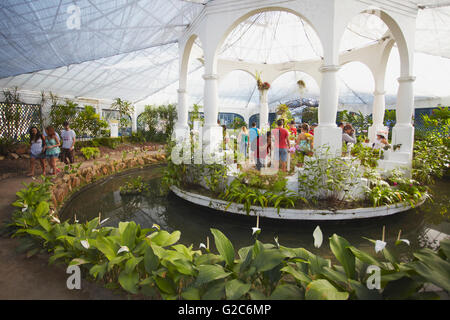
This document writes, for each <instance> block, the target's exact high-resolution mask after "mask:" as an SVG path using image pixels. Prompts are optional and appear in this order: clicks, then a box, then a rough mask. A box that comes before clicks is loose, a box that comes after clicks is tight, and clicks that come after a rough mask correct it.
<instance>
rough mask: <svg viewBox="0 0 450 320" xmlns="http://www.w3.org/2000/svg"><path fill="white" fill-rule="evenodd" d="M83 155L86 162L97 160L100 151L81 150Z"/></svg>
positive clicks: (89, 148)
mask: <svg viewBox="0 0 450 320" xmlns="http://www.w3.org/2000/svg"><path fill="white" fill-rule="evenodd" d="M80 151H81V153H82V154H83V156H84V157H85V158H86V160H90V159H92V158H94V159H95V158H96V157H98V156H99V155H100V150H99V148H97V147H85V148H81V150H80Z"/></svg>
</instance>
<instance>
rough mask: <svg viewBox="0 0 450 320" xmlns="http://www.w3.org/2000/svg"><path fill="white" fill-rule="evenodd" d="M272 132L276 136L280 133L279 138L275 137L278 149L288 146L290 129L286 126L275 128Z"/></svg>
mask: <svg viewBox="0 0 450 320" xmlns="http://www.w3.org/2000/svg"><path fill="white" fill-rule="evenodd" d="M277 131H278V132H277ZM272 134H273V135H274V137H276V136H277V135H278V139H276V138H275V147H278V149H287V148H288V145H287V142H286V139H287V138H288V137H289V131H287V130H286V129H285V128H276V129H273V131H272ZM277 140H278V141H277Z"/></svg>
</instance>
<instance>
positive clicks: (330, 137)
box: [314, 125, 342, 157]
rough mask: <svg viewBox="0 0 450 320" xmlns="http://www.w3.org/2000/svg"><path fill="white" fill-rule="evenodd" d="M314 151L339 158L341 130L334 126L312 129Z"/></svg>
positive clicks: (340, 152)
mask: <svg viewBox="0 0 450 320" xmlns="http://www.w3.org/2000/svg"><path fill="white" fill-rule="evenodd" d="M327 149H328V150H327ZM314 150H315V151H316V152H319V153H321V154H323V155H326V154H327V153H328V154H329V155H330V156H336V157H339V156H341V154H342V129H341V128H338V127H336V126H320V125H319V126H318V127H317V128H316V129H314Z"/></svg>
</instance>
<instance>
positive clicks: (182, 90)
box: [177, 89, 187, 93]
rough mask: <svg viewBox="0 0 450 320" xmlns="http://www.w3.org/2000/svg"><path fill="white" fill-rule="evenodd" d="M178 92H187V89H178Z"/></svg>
mask: <svg viewBox="0 0 450 320" xmlns="http://www.w3.org/2000/svg"><path fill="white" fill-rule="evenodd" d="M177 92H178V93H186V92H187V91H186V89H178V90H177Z"/></svg>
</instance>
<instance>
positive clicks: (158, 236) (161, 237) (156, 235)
mask: <svg viewBox="0 0 450 320" xmlns="http://www.w3.org/2000/svg"><path fill="white" fill-rule="evenodd" d="M180 235H181V232H180V231H174V232H172V233H169V232H167V231H165V230H161V231H158V232H153V233H152V234H151V235H149V236H148V237H147V238H148V239H150V240H151V242H152V244H153V243H154V244H156V245H158V246H160V247H167V246H171V245H173V244H175V243H176V242H177V241H178V240H179V239H180Z"/></svg>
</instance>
